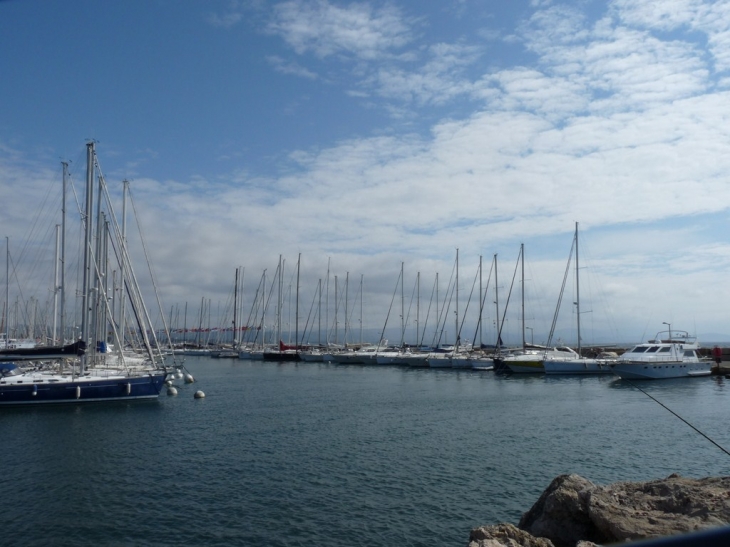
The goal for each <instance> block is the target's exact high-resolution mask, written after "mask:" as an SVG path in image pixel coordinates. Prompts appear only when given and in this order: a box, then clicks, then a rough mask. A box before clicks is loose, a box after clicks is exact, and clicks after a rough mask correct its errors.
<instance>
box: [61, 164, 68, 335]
mask: <svg viewBox="0 0 730 547" xmlns="http://www.w3.org/2000/svg"><path fill="white" fill-rule="evenodd" d="M61 165H63V191H62V196H61V263H60V271H59V286H60V302H59V315H60V321H59V324H60V331H61V345H63V343H64V341H65V340H66V186H67V182H68V163H67V162H65V161H64V162H62V163H61Z"/></svg>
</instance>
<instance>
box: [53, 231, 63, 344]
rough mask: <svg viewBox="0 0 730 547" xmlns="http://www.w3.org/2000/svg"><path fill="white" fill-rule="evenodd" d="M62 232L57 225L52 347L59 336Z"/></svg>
mask: <svg viewBox="0 0 730 547" xmlns="http://www.w3.org/2000/svg"><path fill="white" fill-rule="evenodd" d="M60 231H61V226H60V224H56V255H55V259H54V261H53V263H54V268H53V325H52V327H51V345H52V346H55V345H56V338H57V336H58V332H57V331H56V327H57V326H58V255H59V246H60V244H61V242H60V238H61V234H60Z"/></svg>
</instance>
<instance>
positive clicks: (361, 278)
mask: <svg viewBox="0 0 730 547" xmlns="http://www.w3.org/2000/svg"><path fill="white" fill-rule="evenodd" d="M364 278H365V275H364V274H360V344H362V301H363V292H362V282H363V279H364Z"/></svg>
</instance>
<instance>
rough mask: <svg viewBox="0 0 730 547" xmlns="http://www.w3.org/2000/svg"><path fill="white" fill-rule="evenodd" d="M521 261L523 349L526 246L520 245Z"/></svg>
mask: <svg viewBox="0 0 730 547" xmlns="http://www.w3.org/2000/svg"><path fill="white" fill-rule="evenodd" d="M520 259H521V260H522V347H523V348H524V347H525V244H524V243H520Z"/></svg>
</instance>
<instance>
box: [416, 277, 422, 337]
mask: <svg viewBox="0 0 730 547" xmlns="http://www.w3.org/2000/svg"><path fill="white" fill-rule="evenodd" d="M420 328H421V272H418V273H416V344H418V343H419V340H420V338H419V333H418V329H420Z"/></svg>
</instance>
